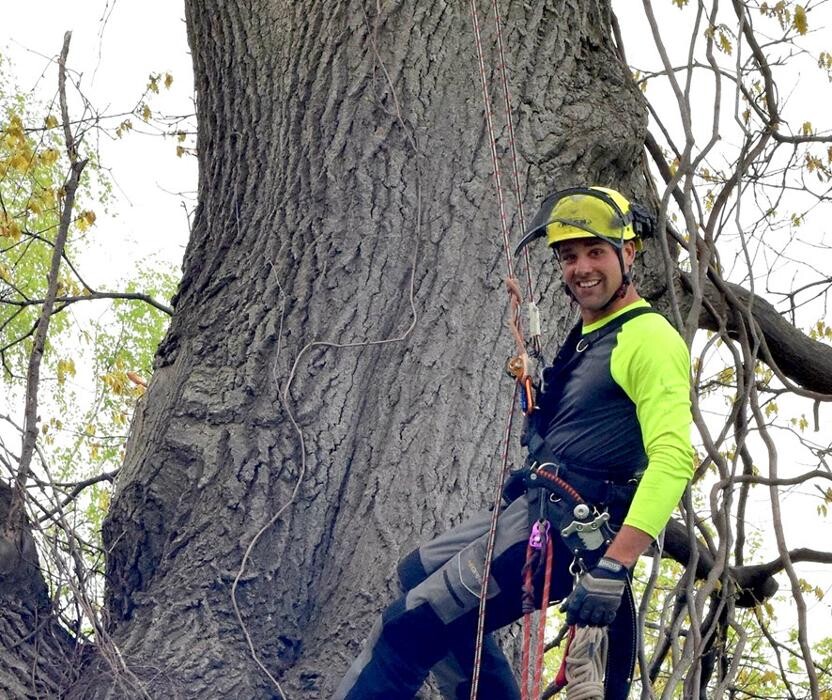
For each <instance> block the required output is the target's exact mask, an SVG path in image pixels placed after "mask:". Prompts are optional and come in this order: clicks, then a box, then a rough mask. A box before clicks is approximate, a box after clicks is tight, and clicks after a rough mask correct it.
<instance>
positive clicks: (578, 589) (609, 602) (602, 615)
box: [561, 557, 629, 627]
mask: <svg viewBox="0 0 832 700" xmlns="http://www.w3.org/2000/svg"><path fill="white" fill-rule="evenodd" d="M628 576H629V572H628V571H627V568H626V567H625V566H624V565H623V564H622V563H621V562H618V561H616V560H615V559H610V558H609V557H601V561H599V562H598V564H597V565H596V566H595V568H593V569H592V570H590V571H587V572H586V573H585V574H583V575H582V576H581V577H580V578H579V579H578V583H577V585H576V586H575V588H574V589H573V591H572V593H571V594H570V595H569V597H568V598H567V599H566V600H565V601H564V602H563V605H562V606H561V610H565V611H566V622H567V624H569V625H576V624H577V625H591V626H593V627H604V626H606V625H609V624H610V623H611V622H612V621H613V620H614V619H615V613H616V612H617V611H618V607H619V606H620V605H621V596H622V595H624V587H625V586H626V585H627V578H628Z"/></svg>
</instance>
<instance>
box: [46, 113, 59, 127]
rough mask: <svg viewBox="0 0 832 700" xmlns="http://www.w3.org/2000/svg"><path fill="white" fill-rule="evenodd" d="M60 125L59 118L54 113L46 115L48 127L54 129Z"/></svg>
mask: <svg viewBox="0 0 832 700" xmlns="http://www.w3.org/2000/svg"><path fill="white" fill-rule="evenodd" d="M57 126H58V118H57V117H56V116H55V115H54V114H50V115H49V116H48V117H46V128H47V129H54V128H55V127H57Z"/></svg>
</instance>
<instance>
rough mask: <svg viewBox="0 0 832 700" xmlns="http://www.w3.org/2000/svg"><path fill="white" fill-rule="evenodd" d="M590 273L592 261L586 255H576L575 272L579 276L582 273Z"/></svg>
mask: <svg viewBox="0 0 832 700" xmlns="http://www.w3.org/2000/svg"><path fill="white" fill-rule="evenodd" d="M591 271H592V261H591V260H590V259H589V256H588V255H578V256H577V258H576V260H575V272H577V273H578V274H581V273H583V272H591Z"/></svg>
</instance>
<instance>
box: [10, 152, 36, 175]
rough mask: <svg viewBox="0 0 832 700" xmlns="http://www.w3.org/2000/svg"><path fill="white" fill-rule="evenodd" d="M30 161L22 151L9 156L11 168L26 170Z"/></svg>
mask: <svg viewBox="0 0 832 700" xmlns="http://www.w3.org/2000/svg"><path fill="white" fill-rule="evenodd" d="M30 163H31V160H30V159H29V158H27V157H26V154H25V153H22V152H20V151H18V152H17V153H14V154H13V155H12V157H11V158H9V166H10V167H11V168H12V169H13V170H19V171H26V170H28V169H29V164H30Z"/></svg>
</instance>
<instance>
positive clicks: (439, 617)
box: [335, 498, 528, 700]
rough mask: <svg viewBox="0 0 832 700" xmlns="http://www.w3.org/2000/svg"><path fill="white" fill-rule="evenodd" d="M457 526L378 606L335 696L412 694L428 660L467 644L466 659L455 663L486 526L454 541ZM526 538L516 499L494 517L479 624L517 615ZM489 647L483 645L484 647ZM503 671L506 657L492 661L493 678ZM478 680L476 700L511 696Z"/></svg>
mask: <svg viewBox="0 0 832 700" xmlns="http://www.w3.org/2000/svg"><path fill="white" fill-rule="evenodd" d="M465 527H467V526H465V525H463V526H461V528H465ZM481 529H482V528H481V526H480V530H481ZM457 530H458V529H455V530H454V531H452V532H453V533H454V534H453V535H452V536H449V537H448V538H438V539H440V540H442V541H441V542H440V544H444V545H447V546H448V547H451V545H450V544H449V543H450V542H451V540H452V539H453V537H457V538H458V539H459V542H458V544H457V545H453V547H452V549H456V550H457V551H456V553H455V554H453V555H452V556H451V558H450V559H449V560H446V561H445V563H444V564H443V565H442V566H441V567H439V568H438V569H436V570H435V571H433V572H432V573H430V574H429V575H428V576H427V578H425V579H424V580H423V581H422V582H421V583H418V584H417V585H416V586H415V587H414V588H413V589H412V590H410V591H408V592H407V594H406V595H405V596H404V597H402V598H400V599H399V600H397V601H395V602H394V603H393V604H392V605H390V606H389V607H388V608H387V609H386V610H385V611H384V613H383V614H382V618H381V621H380V622H379V623H378V624H377V625H376V627H375V628H374V630H373V634H372V636H371V638H370V639H369V640H368V642H367V645H366V647H365V649H364V651H363V652H362V653H361V655H360V656H359V657H358V658H357V659H356V660H355V662H354V663H353V665H352V666H351V667H350V670H349V671H348V672H347V675H346V676H345V677H344V679H343V680H342V681H341V684H340V685H339V687H338V690H337V691H336V693H335V698H336V700H342V699H344V700H358V699H359V698H360V699H361V700H373V699H376V698H377V699H379V700H380V699H381V698H384V699H385V700H406V699H409V698H412V697H413V695H414V694H415V693H416V692H417V691H418V689H419V687H420V686H421V684H422V683H423V681H424V679H425V677H426V676H427V674H428V672H429V671H430V669H431V667H432V666H434V664H436V663H437V662H438V661H440V660H441V659H442V658H443V657H445V656H446V655H447V654H448V653H449V652H450V651H451V650H452V649H460V650H461V649H463V648H465V647H466V645H467V651H466V653H465V654H464V656H465V658H463V659H462V662H461V663H460V662H459V661H458V663H459V667H460V668H464V667H466V666H469V665H470V661H469V659H470V658H471V653H470V650H471V649H472V648H473V640H474V638H475V636H476V628H477V612H478V607H479V595H480V588H481V580H482V567H483V562H484V559H485V549H486V544H487V538H488V534H487V530H488V527H487V525H486V527H485V531H484V532H482V533H481V534H479V536H477V537H476V538H475V539H474V540H473V541H469V542H468V544H467V545H466V546H464V547H461V548H460V546H459V544H461V543H462V542H463V541H464V537H462V536H461V533H460V532H458V531H457ZM474 532H475V528H473V527H470V533H469V534H474ZM527 540H528V503H527V502H526V499H525V498H519V499H518V500H516V501H514V503H512V504H511V505H510V506H509V507H508V508H506V510H505V511H503V512H502V513H501V514H500V516H499V526H498V529H497V540H496V544H495V548H494V559H493V563H492V568H491V577H490V580H489V585H488V599H489V600H488V605H487V606H486V631H491V630H494V629H497V628H499V627H502V626H503V625H506V624H508V623H509V622H512V621H514V620H516V619H517V618H518V617H519V616H520V614H521V609H520V587H521V583H522V576H521V570H522V567H523V562H524V560H525V551H526V542H527ZM449 551H451V549H449ZM428 564H429V565H430V562H428ZM425 568H426V572H427V567H425ZM491 644H493V642H490V643H489V645H491ZM494 648H495V647H493V646H490V653H491V651H493V649H494ZM500 656H502V654H500ZM503 660H504V657H503ZM506 675H511V674H510V669H508V664H507V663H505V664H504V667H501V668H497V670H496V672H495V675H494V678H495V682H497V683H500V682H502V683H503V684H504V685H505V682H506V680H505V677H506ZM510 686H511V687H510V688H509V689H508V692H509V693H512V692H513V693H516V692H517V691H516V688H517V686H516V684H515V683H514V681H513V677H512V678H511V684H510ZM481 687H482V692H481V693H480V694H479V697H480V698H482V699H483V700H485V699H486V698H489V700H490V698H497V697H499V698H501V700H502V699H504V698H506V697H508V698H511V697H514V696H512V695H505V694H504V688H500V690H499V692H500V694H499V695H498V694H493V695H492V694H490V689H489V688H486V687H485V683H483V684H482V685H481ZM486 693H488V694H486Z"/></svg>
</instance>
